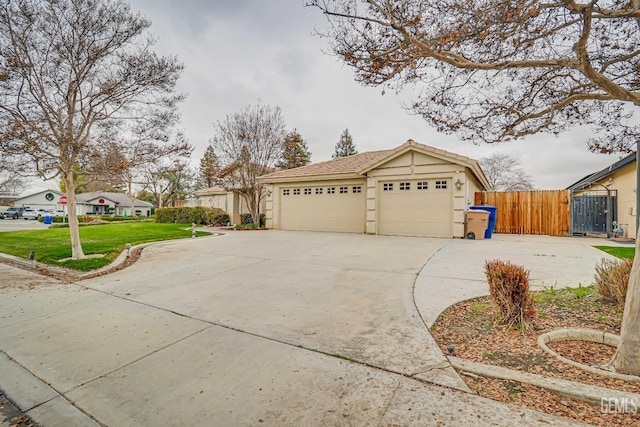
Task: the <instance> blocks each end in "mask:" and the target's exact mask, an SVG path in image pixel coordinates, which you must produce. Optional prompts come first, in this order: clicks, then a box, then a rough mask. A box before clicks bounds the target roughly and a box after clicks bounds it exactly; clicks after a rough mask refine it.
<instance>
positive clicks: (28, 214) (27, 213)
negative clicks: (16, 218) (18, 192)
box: [22, 208, 44, 219]
mask: <svg viewBox="0 0 640 427" xmlns="http://www.w3.org/2000/svg"><path fill="white" fill-rule="evenodd" d="M42 215H44V209H31V208H26V209H25V210H24V211H22V218H23V219H38V218H40V217H42Z"/></svg>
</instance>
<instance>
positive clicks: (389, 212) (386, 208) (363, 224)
mask: <svg viewBox="0 0 640 427" xmlns="http://www.w3.org/2000/svg"><path fill="white" fill-rule="evenodd" d="M260 179H261V181H262V182H264V183H265V184H268V185H267V205H266V226H267V228H275V229H282V230H310V231H337V232H351V233H367V234H383V235H400V236H425V237H445V238H451V237H464V235H465V211H466V210H467V208H468V207H469V206H470V205H471V204H473V201H474V194H475V192H476V191H483V190H487V189H489V183H488V181H487V178H486V176H485V175H484V172H483V171H482V169H481V168H480V165H479V164H478V162H477V161H475V160H473V159H470V158H468V157H464V156H461V155H458V154H454V153H450V152H447V151H444V150H441V149H438V148H434V147H430V146H428V145H423V144H419V143H417V142H415V141H412V140H409V141H407V142H406V143H404V144H402V145H400V146H399V147H396V148H394V149H391V150H382V151H371V152H364V153H360V154H356V155H353V156H349V157H343V158H339V159H335V160H330V161H326V162H322V163H315V164H311V165H308V166H303V167H300V168H295V169H289V170H283V171H277V172H273V173H270V174H268V175H264V176H262V177H261V178H260Z"/></svg>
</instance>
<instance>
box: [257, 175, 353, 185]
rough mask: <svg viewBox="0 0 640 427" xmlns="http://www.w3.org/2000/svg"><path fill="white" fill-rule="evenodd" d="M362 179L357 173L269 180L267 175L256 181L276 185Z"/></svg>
mask: <svg viewBox="0 0 640 427" xmlns="http://www.w3.org/2000/svg"><path fill="white" fill-rule="evenodd" d="M263 178H264V179H263ZM358 178H364V177H363V176H362V175H361V174H357V173H353V172H350V173H335V174H323V175H308V176H293V177H273V178H269V177H268V176H267V175H265V176H264V177H259V178H258V181H260V182H262V183H264V184H277V183H288V182H301V181H302V182H310V181H334V180H340V179H358Z"/></svg>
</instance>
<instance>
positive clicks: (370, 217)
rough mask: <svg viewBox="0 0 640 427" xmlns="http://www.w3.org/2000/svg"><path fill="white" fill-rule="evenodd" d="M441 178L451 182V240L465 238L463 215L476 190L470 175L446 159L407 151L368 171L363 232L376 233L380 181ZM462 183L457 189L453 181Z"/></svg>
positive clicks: (462, 167)
mask: <svg viewBox="0 0 640 427" xmlns="http://www.w3.org/2000/svg"><path fill="white" fill-rule="evenodd" d="M436 178H444V179H447V180H448V181H450V183H451V185H452V188H451V197H452V201H451V206H452V208H453V209H452V212H451V218H450V219H451V223H452V228H451V230H452V237H463V236H464V220H465V218H464V212H465V210H466V209H467V207H468V206H469V205H470V204H471V203H473V194H474V191H475V189H476V188H479V186H478V184H477V182H476V181H475V179H473V174H472V173H471V172H470V171H468V170H467V169H466V168H465V167H464V166H460V165H457V164H454V163H451V162H448V161H446V160H442V159H439V158H436V157H432V156H428V155H426V154H423V153H419V152H417V151H410V152H407V153H405V154H403V155H401V156H399V157H396V158H395V159H393V160H391V161H390V162H387V163H384V164H383V165H380V166H379V167H377V168H376V169H374V170H372V171H370V172H369V173H368V177H367V225H366V232H367V233H369V234H377V233H378V232H379V230H378V229H379V224H378V221H379V217H380V216H379V213H378V208H379V203H378V197H379V186H378V182H379V181H392V180H398V181H400V180H403V179H412V180H415V179H425V180H430V179H436ZM458 180H459V181H460V182H461V183H462V187H461V188H460V189H457V188H456V187H455V186H454V183H455V182H456V181H458Z"/></svg>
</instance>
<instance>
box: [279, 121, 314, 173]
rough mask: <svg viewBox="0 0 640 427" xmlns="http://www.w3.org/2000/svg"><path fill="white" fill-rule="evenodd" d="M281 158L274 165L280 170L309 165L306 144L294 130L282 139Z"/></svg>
mask: <svg viewBox="0 0 640 427" xmlns="http://www.w3.org/2000/svg"><path fill="white" fill-rule="evenodd" d="M282 148H283V150H282V157H281V158H280V161H279V162H278V164H277V165H276V166H277V167H278V168H280V169H293V168H299V167H300V166H306V165H308V164H309V163H311V153H310V152H309V147H308V146H307V142H306V141H305V140H304V139H302V136H301V135H300V134H299V133H298V131H297V130H296V129H294V130H293V131H291V132H289V133H288V134H287V136H285V138H284V142H283V147H282Z"/></svg>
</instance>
